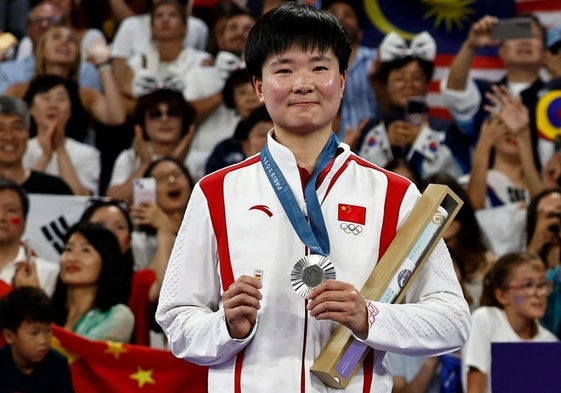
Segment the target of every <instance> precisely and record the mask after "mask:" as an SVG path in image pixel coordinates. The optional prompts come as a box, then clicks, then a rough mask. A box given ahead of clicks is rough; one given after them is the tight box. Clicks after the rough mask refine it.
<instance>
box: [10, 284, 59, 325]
mask: <svg viewBox="0 0 561 393" xmlns="http://www.w3.org/2000/svg"><path fill="white" fill-rule="evenodd" d="M23 322H44V323H49V324H50V323H52V322H53V307H52V305H51V299H49V297H48V296H47V294H46V293H45V292H44V291H43V290H42V289H41V288H36V287H28V286H25V287H20V288H16V289H14V290H13V291H12V292H10V293H9V294H8V295H7V296H5V297H4V298H2V299H1V300H0V328H1V329H8V330H11V331H12V332H16V331H17V330H18V328H19V327H20V326H21V324H22V323H23Z"/></svg>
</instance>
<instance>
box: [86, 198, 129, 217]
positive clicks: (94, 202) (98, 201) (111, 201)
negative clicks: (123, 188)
mask: <svg viewBox="0 0 561 393" xmlns="http://www.w3.org/2000/svg"><path fill="white" fill-rule="evenodd" d="M92 206H95V207H101V206H116V207H118V208H119V209H121V210H122V211H124V212H127V213H128V211H129V207H128V206H127V204H126V203H125V201H123V200H121V199H115V198H107V197H95V196H94V197H90V199H89V200H88V203H87V205H86V209H88V208H90V207H92Z"/></svg>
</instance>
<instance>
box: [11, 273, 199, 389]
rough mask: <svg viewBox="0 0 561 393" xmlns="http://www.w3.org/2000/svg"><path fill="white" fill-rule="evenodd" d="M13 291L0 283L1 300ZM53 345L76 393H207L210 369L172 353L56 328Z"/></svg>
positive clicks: (54, 326)
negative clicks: (63, 359)
mask: <svg viewBox="0 0 561 393" xmlns="http://www.w3.org/2000/svg"><path fill="white" fill-rule="evenodd" d="M11 289H12V287H11V286H10V285H9V284H6V283H4V282H3V281H2V280H0V298H1V297H3V296H5V295H6V294H8V293H9V292H10V291H11ZM3 344H5V343H4V342H3V340H2V335H0V346H2V345H3ZM51 344H52V345H51V346H52V348H53V349H55V350H57V351H59V352H60V353H62V354H63V355H65V356H66V358H67V359H68V363H69V364H70V372H71V373H72V384H73V385H74V391H75V392H76V393H100V392H103V393H131V392H142V393H162V392H164V393H206V392H207V371H208V369H207V367H201V366H197V365H195V364H192V363H188V362H186V361H185V360H182V359H178V358H176V357H175V356H173V355H172V353H171V352H169V351H164V350H160V349H154V348H150V347H146V346H142V345H132V344H122V343H116V342H112V341H92V340H88V339H87V338H84V337H82V336H78V335H77V334H74V333H73V332H71V331H70V330H67V329H64V328H61V327H60V326H56V325H53V337H52V341H51Z"/></svg>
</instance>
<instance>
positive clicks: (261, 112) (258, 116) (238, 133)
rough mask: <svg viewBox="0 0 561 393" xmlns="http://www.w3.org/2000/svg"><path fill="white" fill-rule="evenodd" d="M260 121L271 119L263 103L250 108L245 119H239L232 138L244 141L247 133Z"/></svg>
mask: <svg viewBox="0 0 561 393" xmlns="http://www.w3.org/2000/svg"><path fill="white" fill-rule="evenodd" d="M262 121H268V122H272V121H273V120H272V119H271V115H269V112H268V111H267V108H266V107H265V105H261V106H259V107H257V108H256V109H254V110H252V111H251V113H250V114H249V116H247V119H245V120H241V121H240V122H239V123H238V125H237V126H236V130H235V131H234V139H235V140H237V141H245V140H246V139H247V138H248V137H249V133H250V132H251V130H252V129H253V127H255V126H256V125H257V124H258V123H260V122H262Z"/></svg>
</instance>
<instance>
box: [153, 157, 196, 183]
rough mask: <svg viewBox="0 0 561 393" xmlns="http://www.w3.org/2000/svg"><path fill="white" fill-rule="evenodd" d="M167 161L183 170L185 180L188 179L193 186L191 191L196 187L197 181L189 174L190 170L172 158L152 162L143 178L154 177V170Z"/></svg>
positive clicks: (162, 158) (161, 158)
mask: <svg viewBox="0 0 561 393" xmlns="http://www.w3.org/2000/svg"><path fill="white" fill-rule="evenodd" d="M165 161H167V162H172V163H174V164H175V165H177V167H178V168H179V169H181V172H183V174H184V175H185V178H187V182H188V183H189V185H190V186H191V189H193V188H194V187H195V181H194V180H193V177H192V176H191V174H190V173H189V169H188V168H187V167H186V166H185V164H184V163H183V162H181V161H180V160H178V159H177V158H175V157H172V156H162V157H160V158H157V159H155V160H154V161H152V162H151V163H150V165H148V168H146V170H145V171H144V174H143V175H142V177H152V172H153V171H154V168H155V167H156V166H158V164H159V163H160V162H165Z"/></svg>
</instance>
